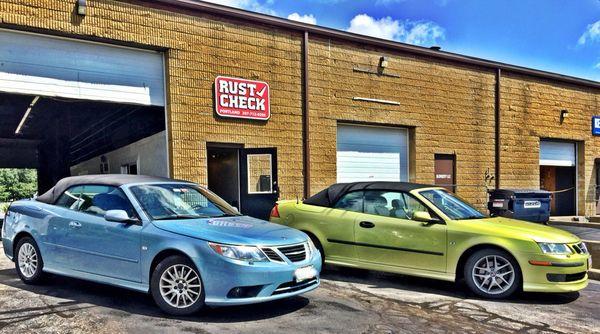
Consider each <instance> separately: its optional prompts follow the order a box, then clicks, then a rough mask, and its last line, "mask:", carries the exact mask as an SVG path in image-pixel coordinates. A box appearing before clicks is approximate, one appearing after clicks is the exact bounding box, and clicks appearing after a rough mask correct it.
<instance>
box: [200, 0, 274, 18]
mask: <svg viewBox="0 0 600 334" xmlns="http://www.w3.org/2000/svg"><path fill="white" fill-rule="evenodd" d="M204 1H206V2H212V3H216V4H218V5H223V6H229V7H236V8H241V9H246V10H251V11H253V12H259V13H264V14H269V15H276V12H275V11H274V10H273V9H271V8H269V6H271V5H272V4H273V2H274V1H275V0H265V1H260V0H204Z"/></svg>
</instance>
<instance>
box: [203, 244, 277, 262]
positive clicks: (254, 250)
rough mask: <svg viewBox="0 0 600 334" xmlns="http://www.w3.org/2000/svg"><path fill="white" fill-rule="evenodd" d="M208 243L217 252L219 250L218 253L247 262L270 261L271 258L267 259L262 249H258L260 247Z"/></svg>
mask: <svg viewBox="0 0 600 334" xmlns="http://www.w3.org/2000/svg"><path fill="white" fill-rule="evenodd" d="M208 245H209V246H210V248H212V249H213V250H214V251H215V252H217V254H219V255H221V256H224V257H226V258H229V259H234V260H240V261H247V262H268V261H269V259H267V257H266V256H265V254H264V253H263V252H262V251H261V250H260V249H258V247H252V246H232V245H222V244H217V243H213V242H209V243H208Z"/></svg>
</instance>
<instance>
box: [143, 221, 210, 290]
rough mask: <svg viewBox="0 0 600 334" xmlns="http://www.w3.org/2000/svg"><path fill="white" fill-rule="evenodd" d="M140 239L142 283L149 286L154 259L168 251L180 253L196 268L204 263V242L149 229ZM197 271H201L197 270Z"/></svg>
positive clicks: (205, 247)
mask: <svg viewBox="0 0 600 334" xmlns="http://www.w3.org/2000/svg"><path fill="white" fill-rule="evenodd" d="M147 230H150V231H145V233H144V237H143V239H142V273H144V274H143V275H142V282H143V283H146V284H149V283H150V277H151V275H152V273H151V267H152V263H153V261H154V259H155V258H156V257H157V256H158V255H159V254H161V253H163V252H166V251H170V252H178V253H182V254H184V255H185V256H187V257H189V258H190V259H191V260H192V261H193V262H194V263H195V264H196V265H197V266H199V264H200V263H203V262H204V258H205V254H206V251H207V249H208V245H207V244H206V241H204V240H200V239H195V238H191V237H187V236H183V235H178V234H175V233H171V232H166V231H162V230H160V229H157V228H156V227H150V228H148V229H147ZM199 270H202V269H201V268H199Z"/></svg>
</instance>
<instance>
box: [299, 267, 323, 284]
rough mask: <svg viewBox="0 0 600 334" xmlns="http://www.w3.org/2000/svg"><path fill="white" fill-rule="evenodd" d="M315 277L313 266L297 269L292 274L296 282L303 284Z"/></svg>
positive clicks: (315, 272)
mask: <svg viewBox="0 0 600 334" xmlns="http://www.w3.org/2000/svg"><path fill="white" fill-rule="evenodd" d="M315 277H317V270H316V269H315V267H313V266H308V267H303V268H298V269H296V271H295V272H294V278H295V279H296V282H304V281H308V280H311V279H313V278H315Z"/></svg>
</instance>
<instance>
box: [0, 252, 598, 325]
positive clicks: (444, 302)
mask: <svg viewBox="0 0 600 334" xmlns="http://www.w3.org/2000/svg"><path fill="white" fill-rule="evenodd" d="M0 253H1V254H3V250H1V249H0ZM125 332H126V333H144V334H146V333H260V334H269V333H424V332H428V333H429V332H433V333H510V332H520V333H600V283H597V282H592V283H591V284H590V286H589V287H588V288H587V289H585V290H583V291H582V292H580V293H570V294H559V295H556V294H550V295H547V294H521V295H519V296H517V297H515V298H513V299H510V300H507V301H486V300H480V299H477V298H474V297H473V296H472V295H470V294H469V293H467V292H466V289H465V288H464V287H463V286H461V285H456V284H453V283H447V282H439V281H434V280H429V279H421V278H412V277H407V276H401V275H393V274H384V273H377V272H370V271H363V270H349V269H340V268H328V270H326V271H325V273H324V274H323V280H322V285H321V287H320V288H319V289H317V290H315V291H313V292H311V293H308V294H306V295H303V296H299V297H295V298H290V299H285V300H281V301H276V302H271V303H265V304H259V305H250V306H240V307H227V308H207V309H205V310H203V311H201V312H200V313H199V314H197V315H194V316H191V317H185V318H176V317H170V316H167V315H165V314H163V313H161V312H160V311H159V310H158V308H157V307H156V306H155V305H154V303H153V301H152V299H151V297H149V296H148V295H145V294H142V293H136V292H132V291H128V290H123V289H119V288H114V287H109V286H104V285H101V284H95V283H90V282H85V281H81V280H77V279H71V278H63V277H58V276H51V277H50V278H49V279H48V280H47V281H46V282H45V284H43V285H40V286H27V285H24V284H23V283H22V282H21V281H20V280H19V279H18V277H17V275H16V272H15V270H14V265H13V263H12V262H10V261H9V260H8V259H6V258H5V257H4V256H3V255H2V257H1V258H0V333H111V334H113V333H125Z"/></svg>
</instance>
